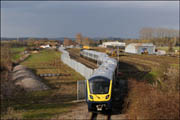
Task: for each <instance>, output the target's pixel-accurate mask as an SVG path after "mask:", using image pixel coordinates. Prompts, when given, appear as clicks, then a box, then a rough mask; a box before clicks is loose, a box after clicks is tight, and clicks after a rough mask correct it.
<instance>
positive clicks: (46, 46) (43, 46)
mask: <svg viewBox="0 0 180 120" xmlns="http://www.w3.org/2000/svg"><path fill="white" fill-rule="evenodd" d="M40 48H50V45H49V44H48V45H41V46H40Z"/></svg>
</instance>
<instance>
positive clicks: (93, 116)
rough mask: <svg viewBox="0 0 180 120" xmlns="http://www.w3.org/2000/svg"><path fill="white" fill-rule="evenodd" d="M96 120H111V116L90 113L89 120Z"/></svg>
mask: <svg viewBox="0 0 180 120" xmlns="http://www.w3.org/2000/svg"><path fill="white" fill-rule="evenodd" d="M98 119H103V120H111V114H99V115H98V113H91V118H90V120H98Z"/></svg>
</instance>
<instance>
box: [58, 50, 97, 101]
mask: <svg viewBox="0 0 180 120" xmlns="http://www.w3.org/2000/svg"><path fill="white" fill-rule="evenodd" d="M59 51H61V52H62V55H61V61H62V62H63V63H65V64H67V65H68V66H69V67H71V68H72V69H74V70H75V71H76V72H78V73H80V74H81V75H82V76H84V77H85V78H86V80H87V79H88V78H90V77H91V75H92V74H93V71H94V70H93V69H90V68H88V67H86V66H85V65H83V64H81V63H79V62H77V61H75V60H73V59H71V58H70V56H69V53H68V52H67V51H65V50H64V48H62V47H61V48H59ZM86 80H81V81H77V100H80V99H85V97H86V87H85V86H86V85H85V84H86Z"/></svg>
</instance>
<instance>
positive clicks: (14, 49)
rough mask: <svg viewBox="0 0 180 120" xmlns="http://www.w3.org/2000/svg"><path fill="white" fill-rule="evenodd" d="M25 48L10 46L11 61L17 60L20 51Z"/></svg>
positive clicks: (20, 54)
mask: <svg viewBox="0 0 180 120" xmlns="http://www.w3.org/2000/svg"><path fill="white" fill-rule="evenodd" d="M25 49H26V47H12V48H11V49H10V50H11V55H12V56H11V57H12V61H17V60H18V59H20V57H21V56H22V52H23V51H24V50H25Z"/></svg>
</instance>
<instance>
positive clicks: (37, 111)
mask: <svg viewBox="0 0 180 120" xmlns="http://www.w3.org/2000/svg"><path fill="white" fill-rule="evenodd" d="M21 64H22V65H25V66H27V67H28V68H30V69H31V70H33V71H34V73H36V74H37V75H38V74H42V73H62V76H55V77H43V78H42V81H43V82H44V83H45V84H47V85H48V86H50V88H51V89H50V90H46V91H36V92H29V93H26V94H24V95H22V96H20V97H17V98H16V99H15V100H12V101H9V102H8V103H7V101H4V103H3V106H4V107H7V106H11V108H13V110H12V109H10V110H9V111H10V112H8V113H7V114H5V115H3V118H12V117H13V118H22V119H25V118H28V119H38V118H41V119H46V118H51V117H53V116H56V115H58V114H63V113H64V112H67V111H70V110H71V107H73V106H74V105H75V104H74V103H71V101H72V100H75V99H76V94H77V93H76V91H77V90H76V89H77V88H76V81H77V80H84V79H85V78H83V77H82V76H81V75H80V74H79V73H77V72H75V71H74V70H72V69H71V68H70V67H68V66H67V65H65V64H63V63H62V62H61V60H60V52H58V51H54V50H43V51H40V52H39V53H36V54H32V55H31V56H30V57H29V58H27V59H26V60H25V61H24V62H22V63H21ZM63 74H68V76H66V75H63ZM11 111H12V112H11Z"/></svg>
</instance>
